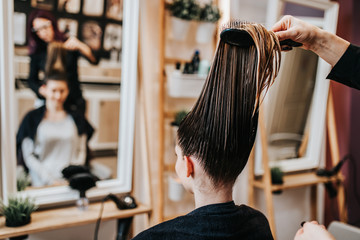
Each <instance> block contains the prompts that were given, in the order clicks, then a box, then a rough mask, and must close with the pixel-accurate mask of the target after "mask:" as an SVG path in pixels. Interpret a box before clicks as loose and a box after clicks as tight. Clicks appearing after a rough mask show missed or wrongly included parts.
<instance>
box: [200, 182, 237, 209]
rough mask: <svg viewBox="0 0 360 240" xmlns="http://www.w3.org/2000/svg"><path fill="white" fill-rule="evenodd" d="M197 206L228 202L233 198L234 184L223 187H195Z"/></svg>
mask: <svg viewBox="0 0 360 240" xmlns="http://www.w3.org/2000/svg"><path fill="white" fill-rule="evenodd" d="M194 198H195V208H199V207H202V206H206V205H210V204H216V203H226V202H230V201H232V200H233V198H232V186H223V187H221V188H211V189H208V188H202V189H199V188H198V189H194Z"/></svg>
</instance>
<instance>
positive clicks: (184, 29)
mask: <svg viewBox="0 0 360 240" xmlns="http://www.w3.org/2000/svg"><path fill="white" fill-rule="evenodd" d="M166 9H168V10H169V12H170V15H171V32H172V37H173V38H174V39H177V40H180V41H183V40H185V39H186V35H187V33H188V31H189V28H190V21H193V20H199V19H200V7H199V5H198V4H197V3H196V1H195V0H173V1H172V2H171V3H168V4H167V5H166Z"/></svg>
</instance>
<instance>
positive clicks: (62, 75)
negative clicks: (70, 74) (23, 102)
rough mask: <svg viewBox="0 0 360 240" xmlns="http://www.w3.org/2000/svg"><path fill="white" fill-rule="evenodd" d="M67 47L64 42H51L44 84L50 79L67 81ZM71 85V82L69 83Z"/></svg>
mask: <svg viewBox="0 0 360 240" xmlns="http://www.w3.org/2000/svg"><path fill="white" fill-rule="evenodd" d="M66 54H67V52H66V49H65V48H64V46H63V43H62V42H51V43H49V45H48V49H47V56H46V64H45V79H44V82H43V83H44V84H46V83H47V82H48V81H49V80H57V81H66V83H68V79H67V75H66ZM68 85H69V84H68Z"/></svg>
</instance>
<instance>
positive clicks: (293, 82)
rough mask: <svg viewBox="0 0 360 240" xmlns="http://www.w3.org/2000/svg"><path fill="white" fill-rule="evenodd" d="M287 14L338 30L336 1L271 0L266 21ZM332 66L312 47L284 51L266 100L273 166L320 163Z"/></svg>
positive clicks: (258, 146)
mask: <svg viewBox="0 0 360 240" xmlns="http://www.w3.org/2000/svg"><path fill="white" fill-rule="evenodd" d="M286 14H290V15H293V16H296V17H298V18H301V19H303V20H305V21H307V22H309V23H311V24H314V25H317V26H319V27H321V28H323V29H325V30H327V31H330V32H335V30H336V24H337V15H338V4H337V3H334V2H328V1H306V2H303V1H300V0H270V1H269V2H268V9H267V27H268V28H270V27H271V26H273V25H274V24H275V22H277V21H278V20H279V19H280V18H281V17H282V16H283V15H286ZM330 68H331V66H330V65H329V64H327V63H326V62H325V61H323V60H322V59H320V58H319V57H318V56H317V55H316V54H314V53H312V52H310V51H306V50H303V49H300V48H299V49H293V50H292V51H290V52H285V53H282V59H281V67H280V71H279V75H278V77H277V79H276V80H275V83H274V85H273V86H272V87H271V88H270V90H269V92H268V94H267V96H266V97H265V99H264V102H263V109H264V121H265V127H266V135H267V144H268V145H267V148H268V155H269V161H270V167H275V166H276V167H280V168H281V169H282V170H283V171H284V172H291V171H300V170H306V169H311V168H315V167H318V165H319V162H320V158H321V154H322V152H323V150H324V139H325V116H326V107H327V96H328V89H329V80H326V76H327V74H328V73H329V72H330ZM260 134H262V133H260V132H258V137H257V140H256V144H255V173H256V174H261V173H262V172H263V170H262V165H261V155H262V152H261V142H260Z"/></svg>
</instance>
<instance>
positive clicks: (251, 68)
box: [134, 23, 280, 240]
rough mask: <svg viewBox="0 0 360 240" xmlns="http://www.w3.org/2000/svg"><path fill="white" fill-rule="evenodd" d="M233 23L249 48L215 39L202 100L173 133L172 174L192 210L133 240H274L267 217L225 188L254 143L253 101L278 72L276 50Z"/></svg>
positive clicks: (270, 37) (254, 28) (260, 31)
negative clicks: (191, 203) (187, 193)
mask: <svg viewBox="0 0 360 240" xmlns="http://www.w3.org/2000/svg"><path fill="white" fill-rule="evenodd" d="M239 25H240V26H238V27H239V28H241V29H245V31H247V32H248V33H249V34H250V36H251V37H252V39H253V40H254V42H255V46H251V47H249V48H241V47H237V46H232V45H229V44H227V43H225V42H224V41H223V40H221V41H220V43H219V45H218V48H217V50H216V53H215V57H214V61H213V65H212V67H211V70H210V72H209V74H208V78H207V80H206V83H205V85H204V88H203V90H202V92H201V95H200V97H199V99H198V101H197V102H196V103H195V105H194V107H193V109H192V110H191V112H190V113H189V114H188V115H187V116H186V117H185V118H184V120H183V121H182V122H181V124H180V126H179V130H178V132H177V138H178V141H177V146H176V148H175V152H176V155H177V161H176V166H175V169H176V173H177V174H178V176H179V178H180V181H181V183H182V184H183V185H184V187H185V189H187V190H188V191H190V192H191V193H193V194H194V198H195V206H196V209H195V210H194V211H192V212H191V213H189V214H187V215H185V216H181V217H177V218H175V219H173V220H170V221H167V222H164V223H161V224H159V225H157V226H155V227H153V228H150V229H148V230H146V231H145V232H142V233H140V234H139V235H138V236H137V237H135V238H134V239H135V240H141V239H146V240H149V239H172V240H177V239H179V240H183V239H197V240H205V239H214V240H215V239H219V240H220V239H221V240H223V239H254V240H255V239H259V240H260V239H261V240H267V239H273V237H272V235H271V231H270V227H269V223H268V221H267V219H266V217H265V216H264V215H263V214H262V213H261V212H259V211H257V210H255V209H252V208H250V207H248V206H246V205H240V206H238V205H236V204H235V203H234V201H233V198H232V190H233V186H234V183H235V181H236V179H237V177H238V175H239V174H240V173H241V171H242V170H243V169H244V167H245V165H246V163H247V160H248V158H249V154H250V151H251V149H252V147H253V144H254V140H255V135H256V129H257V124H258V111H259V104H260V101H261V99H260V96H262V92H266V90H267V88H268V87H269V86H270V85H271V83H272V81H273V79H274V78H275V76H276V74H277V71H278V67H279V55H280V45H279V42H278V41H277V39H276V37H275V35H274V34H273V33H271V32H268V31H267V30H266V29H265V28H264V27H263V26H261V25H259V24H249V23H248V24H244V25H243V24H239ZM257 49H258V51H257Z"/></svg>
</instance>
